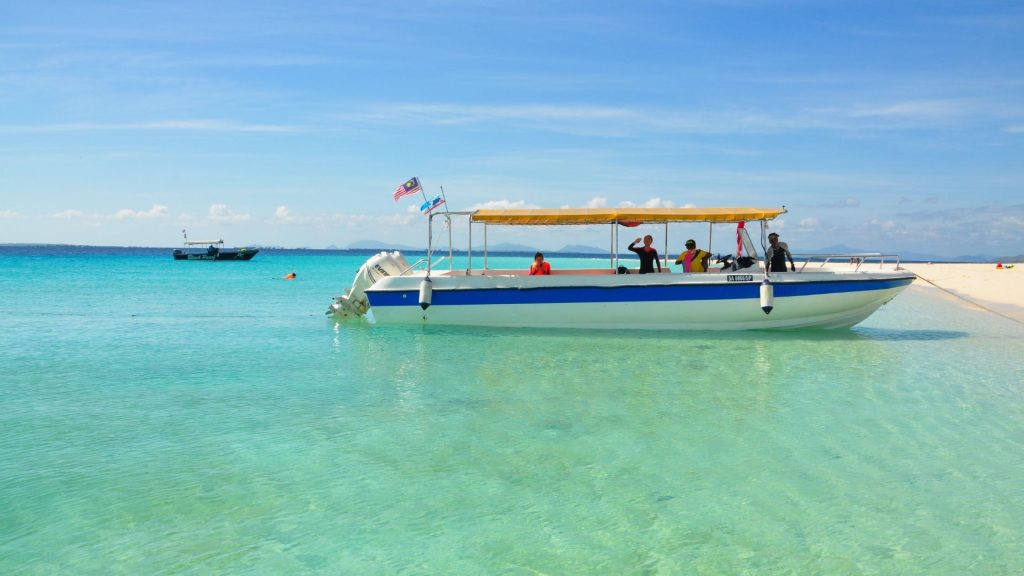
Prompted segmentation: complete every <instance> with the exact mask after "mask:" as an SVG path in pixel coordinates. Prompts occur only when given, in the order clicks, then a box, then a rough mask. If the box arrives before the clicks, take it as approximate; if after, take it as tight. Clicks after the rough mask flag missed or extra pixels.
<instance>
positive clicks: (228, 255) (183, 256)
mask: <svg viewBox="0 0 1024 576" xmlns="http://www.w3.org/2000/svg"><path fill="white" fill-rule="evenodd" d="M181 233H182V234H183V235H184V236H185V248H184V249H181V248H179V249H176V250H174V251H173V252H171V255H172V256H174V259H175V260H252V257H253V256H255V255H256V254H257V253H259V249H258V248H224V240H189V239H188V234H186V233H185V231H184V230H182V231H181ZM195 246H206V248H194V247H195Z"/></svg>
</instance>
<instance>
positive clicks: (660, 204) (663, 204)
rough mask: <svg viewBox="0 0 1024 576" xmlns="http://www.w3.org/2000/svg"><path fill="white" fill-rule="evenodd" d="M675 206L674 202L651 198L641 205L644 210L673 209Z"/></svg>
mask: <svg viewBox="0 0 1024 576" xmlns="http://www.w3.org/2000/svg"><path fill="white" fill-rule="evenodd" d="M675 205H676V203H675V202H673V201H671V200H663V199H661V198H651V199H650V200H648V201H646V202H644V203H643V207H644V208H675Z"/></svg>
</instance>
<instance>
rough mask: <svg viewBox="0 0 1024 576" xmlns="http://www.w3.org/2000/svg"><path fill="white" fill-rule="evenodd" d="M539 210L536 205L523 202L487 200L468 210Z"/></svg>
mask: <svg viewBox="0 0 1024 576" xmlns="http://www.w3.org/2000/svg"><path fill="white" fill-rule="evenodd" d="M530 208H540V206H537V205H536V204H530V203H529V202H527V201H525V200H515V201H513V200H489V201H487V202H482V203H480V204H474V205H473V206H471V207H470V208H469V209H470V210H516V209H530Z"/></svg>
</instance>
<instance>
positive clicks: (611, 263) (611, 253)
mask: <svg viewBox="0 0 1024 576" xmlns="http://www.w3.org/2000/svg"><path fill="white" fill-rule="evenodd" d="M608 243H609V246H608V267H609V268H611V269H612V270H615V222H612V227H611V229H609V230H608Z"/></svg>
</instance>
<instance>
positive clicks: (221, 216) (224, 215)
mask: <svg viewBox="0 0 1024 576" xmlns="http://www.w3.org/2000/svg"><path fill="white" fill-rule="evenodd" d="M206 219H207V220H209V221H211V222H225V223H229V224H230V223H234V222H245V221H247V220H249V219H250V216H249V215H248V214H239V213H237V212H232V211H231V209H230V208H228V206H227V204H213V205H211V206H210V210H209V212H208V213H207V215H206Z"/></svg>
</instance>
